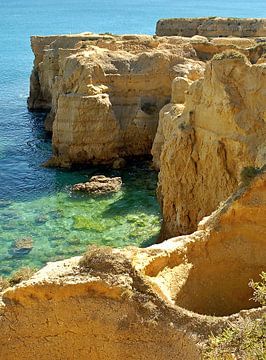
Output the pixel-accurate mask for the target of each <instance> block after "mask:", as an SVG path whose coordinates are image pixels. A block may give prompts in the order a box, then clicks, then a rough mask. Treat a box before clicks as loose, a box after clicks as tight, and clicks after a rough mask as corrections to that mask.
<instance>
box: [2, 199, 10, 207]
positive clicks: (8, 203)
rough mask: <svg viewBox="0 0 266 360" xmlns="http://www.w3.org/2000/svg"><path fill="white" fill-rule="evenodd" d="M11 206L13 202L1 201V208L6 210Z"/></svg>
mask: <svg viewBox="0 0 266 360" xmlns="http://www.w3.org/2000/svg"><path fill="white" fill-rule="evenodd" d="M10 205H11V201H9V200H3V199H0V208H5V207H8V206H10Z"/></svg>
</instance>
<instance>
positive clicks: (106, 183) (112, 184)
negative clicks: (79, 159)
mask: <svg viewBox="0 0 266 360" xmlns="http://www.w3.org/2000/svg"><path fill="white" fill-rule="evenodd" d="M121 186H122V179H121V177H118V176H117V177H113V178H110V177H106V176H104V175H98V176H93V177H92V178H91V179H90V180H89V181H88V182H85V183H79V184H75V185H74V186H73V187H72V190H73V191H84V192H87V193H92V194H107V193H110V192H117V191H119V190H120V189H121Z"/></svg>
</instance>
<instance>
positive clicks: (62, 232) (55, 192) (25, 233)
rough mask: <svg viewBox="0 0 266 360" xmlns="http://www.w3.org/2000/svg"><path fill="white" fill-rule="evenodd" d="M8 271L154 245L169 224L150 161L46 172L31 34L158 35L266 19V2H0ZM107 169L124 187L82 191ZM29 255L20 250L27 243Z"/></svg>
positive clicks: (0, 218)
mask: <svg viewBox="0 0 266 360" xmlns="http://www.w3.org/2000/svg"><path fill="white" fill-rule="evenodd" d="M0 5H1V7H0V9H1V10H0V14H1V22H0V46H1V52H0V89H1V92H0V276H1V275H9V274H10V273H12V272H13V271H14V270H16V269H18V268H20V267H22V266H35V267H41V266H43V265H44V264H45V263H46V262H47V261H51V260H57V259H61V258H66V257H69V256H72V255H77V254H81V253H82V252H83V251H84V250H85V249H86V247H87V246H88V245H89V244H105V245H110V246H119V247H123V246H126V245H137V246H147V245H149V244H151V243H152V242H153V241H154V240H155V239H156V237H157V236H158V232H159V229H160V221H161V215H160V211H159V206H158V203H157V201H156V197H155V188H156V181H157V176H156V174H155V173H154V172H152V171H150V170H148V169H147V167H145V166H144V165H143V166H141V167H139V166H137V165H136V164H133V165H132V166H131V168H128V169H125V170H123V171H121V172H119V171H111V170H106V169H101V168H89V169H83V170H82V171H62V170H55V169H45V168H43V167H41V164H42V163H43V162H44V161H45V160H47V159H48V158H49V156H50V154H51V142H50V139H49V138H48V137H47V134H46V133H45V131H44V129H43V117H44V114H40V113H30V112H28V111H27V107H26V100H27V96H28V89H29V76H30V71H31V68H32V61H33V56H32V53H31V49H30V35H33V34H34V35H48V34H62V33H78V32H88V31H92V32H112V33H116V34H121V33H148V34H153V33H154V31H155V24H156V21H157V20H158V19H159V18H163V17H194V16H215V15H219V16H232V17H265V16H266V2H265V0H258V1H239V0H235V1H231V0H230V1H229V0H224V1H222V2H220V1H215V0H212V1H206V0H194V1H192V0H187V1H168V0H164V1H162V0H160V1H158V0H153V1H152V0H147V1H145V0H134V1H118V0H115V1H111V0H109V1H108V0H102V1H95V0H91V1H90V0H72V1H70V0H64V1H63V0H46V1H43V0H42V1H40V0H35V1H33V0H9V1H4V0H0ZM99 173H104V174H106V175H121V176H122V178H123V181H124V186H123V188H122V191H120V192H119V193H117V194H114V195H110V196H105V197H101V198H97V197H90V196H84V195H83V196H82V195H75V196H73V194H72V193H71V191H70V186H71V184H74V183H76V182H80V181H85V180H86V179H87V178H88V177H89V176H91V175H94V174H99ZM23 238H27V239H31V241H32V243H33V248H32V250H31V251H30V252H29V253H25V254H23V255H22V254H19V255H18V254H16V253H14V244H15V242H16V241H17V240H19V239H23Z"/></svg>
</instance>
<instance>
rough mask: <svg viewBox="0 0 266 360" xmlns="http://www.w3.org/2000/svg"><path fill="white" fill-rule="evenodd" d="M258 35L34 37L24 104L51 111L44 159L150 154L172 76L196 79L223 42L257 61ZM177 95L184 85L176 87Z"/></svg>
mask: <svg viewBox="0 0 266 360" xmlns="http://www.w3.org/2000/svg"><path fill="white" fill-rule="evenodd" d="M259 40H261V39H257V38H254V39H250V38H249V39H248V38H247V39H241V38H230V39H215V38H214V39H207V38H206V37H203V36H194V37H192V38H184V37H180V36H171V37H158V36H147V35H123V36H114V35H107V34H106V35H98V34H79V35H62V36H47V37H46V36H44V37H38V36H34V37H32V39H31V43H32V49H33V52H34V54H35V61H34V69H33V71H32V75H31V89H30V97H29V100H28V106H29V108H30V109H31V110H40V109H43V110H50V112H49V114H48V116H47V118H46V122H45V124H46V129H47V130H49V131H52V132H53V139H52V143H53V150H54V157H53V158H52V159H51V160H50V161H49V162H48V165H55V166H71V165H72V164H77V163H78V164H85V163H104V164H105V163H112V162H113V161H114V160H115V159H116V158H119V157H132V156H139V155H149V154H150V151H151V147H152V144H153V141H154V137H155V134H156V130H157V125H158V117H159V111H160V110H161V108H162V107H163V106H164V105H165V104H168V103H169V101H170V99H171V85H172V81H173V80H174V79H175V77H183V78H185V79H187V80H188V81H195V80H197V79H199V78H201V77H202V76H203V73H204V69H205V63H204V61H206V60H209V59H210V58H211V57H212V56H213V55H214V54H217V53H220V52H222V51H224V50H226V49H233V50H238V51H240V52H242V53H243V54H244V55H246V56H247V57H248V58H249V60H250V61H251V62H252V63H256V62H257V61H260V62H263V61H264V57H263V54H264V53H265V45H263V43H261V42H258V41H259ZM180 91H181V92H180V95H178V96H183V92H182V91H183V90H182V89H180Z"/></svg>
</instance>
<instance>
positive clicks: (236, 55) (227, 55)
mask: <svg viewBox="0 0 266 360" xmlns="http://www.w3.org/2000/svg"><path fill="white" fill-rule="evenodd" d="M226 59H241V60H244V61H248V58H247V57H246V56H245V55H244V54H242V53H241V52H239V51H235V50H226V51H223V52H221V53H218V54H215V55H214V56H213V58H212V60H213V61H220V60H226Z"/></svg>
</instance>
